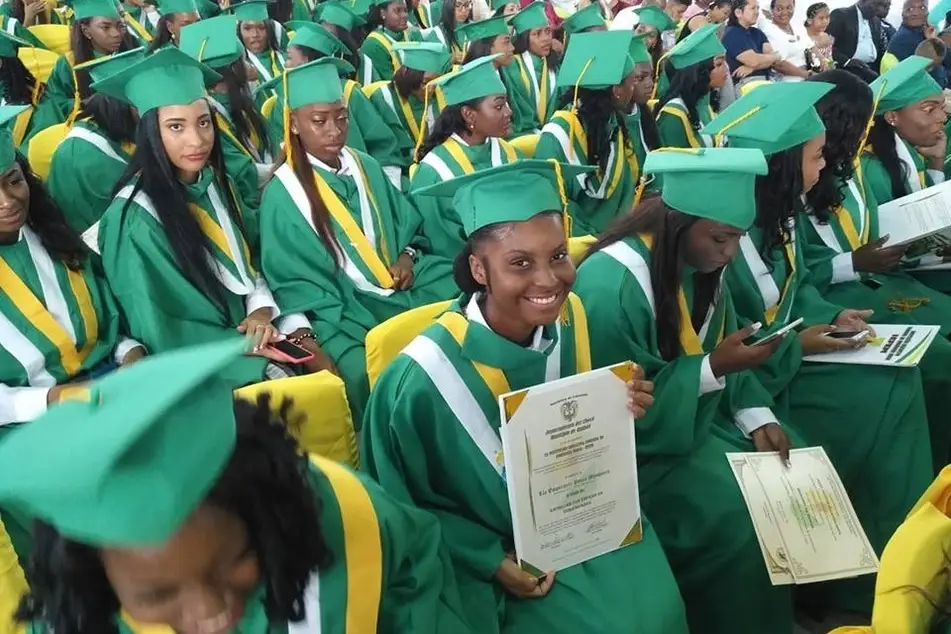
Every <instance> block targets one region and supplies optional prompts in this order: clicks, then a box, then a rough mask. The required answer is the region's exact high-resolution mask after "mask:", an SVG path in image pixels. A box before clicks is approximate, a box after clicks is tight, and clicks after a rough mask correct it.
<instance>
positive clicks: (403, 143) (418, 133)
mask: <svg viewBox="0 0 951 634" xmlns="http://www.w3.org/2000/svg"><path fill="white" fill-rule="evenodd" d="M363 93H364V94H365V95H366V96H367V98H368V99H369V100H370V103H371V104H373V107H374V108H375V109H376V111H377V113H379V115H380V118H381V119H382V120H383V121H384V122H385V123H386V125H387V126H388V127H389V128H390V130H392V131H393V135H394V136H395V137H396V143H397V148H398V151H399V166H400V167H401V168H408V167H409V166H410V165H411V164H412V163H413V161H414V160H415V152H416V144H417V142H418V141H419V140H420V138H421V137H423V136H424V135H425V133H426V131H427V130H431V129H432V127H433V123H434V122H435V120H436V114H437V112H436V104H435V103H429V104H425V103H424V102H423V101H422V100H421V99H419V98H417V97H416V96H415V95H409V96H408V97H406V98H405V99H404V98H403V96H402V95H400V93H399V91H397V90H396V86H394V85H393V82H391V81H378V82H375V83H373V84H370V85H369V86H366V87H364V89H363ZM371 154H372V153H371Z"/></svg>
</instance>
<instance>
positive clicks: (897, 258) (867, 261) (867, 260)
mask: <svg viewBox="0 0 951 634" xmlns="http://www.w3.org/2000/svg"><path fill="white" fill-rule="evenodd" d="M886 242H888V236H887V235H885V236H882V237H881V238H879V239H878V240H872V241H871V242H867V243H865V244H863V245H862V246H860V247H859V248H858V249H856V250H855V251H853V252H852V268H853V269H855V270H856V271H861V272H862V273H887V272H888V271H893V270H894V269H895V268H896V267H897V266H898V265H899V264H900V263H901V256H903V255H905V251H907V250H908V247H909V246H911V245H908V244H904V245H897V246H893V247H886V246H885V243H886Z"/></svg>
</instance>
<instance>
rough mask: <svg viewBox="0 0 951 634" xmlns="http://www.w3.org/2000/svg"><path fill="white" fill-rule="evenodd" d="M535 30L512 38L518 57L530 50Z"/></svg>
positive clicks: (529, 30) (523, 32)
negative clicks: (530, 42) (530, 41)
mask: <svg viewBox="0 0 951 634" xmlns="http://www.w3.org/2000/svg"><path fill="white" fill-rule="evenodd" d="M533 30H534V29H528V30H527V31H522V32H521V33H519V34H518V35H516V36H514V37H513V38H512V46H513V47H514V48H515V54H516V55H521V54H522V53H524V52H525V51H527V50H528V45H529V40H531V37H532V31H533Z"/></svg>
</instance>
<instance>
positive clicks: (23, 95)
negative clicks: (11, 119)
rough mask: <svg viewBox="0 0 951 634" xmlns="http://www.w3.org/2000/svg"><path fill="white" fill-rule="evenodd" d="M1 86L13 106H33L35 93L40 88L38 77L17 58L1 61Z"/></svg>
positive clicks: (5, 58)
mask: <svg viewBox="0 0 951 634" xmlns="http://www.w3.org/2000/svg"><path fill="white" fill-rule="evenodd" d="M0 84H2V85H3V91H4V98H5V99H6V100H7V103H8V104H11V105H31V104H33V91H34V90H38V88H39V86H38V85H37V81H36V77H34V76H33V73H31V72H30V70H29V69H28V68H27V67H26V66H24V65H23V62H21V61H20V58H19V57H16V56H14V57H4V58H2V59H0Z"/></svg>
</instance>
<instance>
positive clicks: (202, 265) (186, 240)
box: [115, 106, 244, 312]
mask: <svg viewBox="0 0 951 634" xmlns="http://www.w3.org/2000/svg"><path fill="white" fill-rule="evenodd" d="M209 110H212V109H211V107H210V106H209ZM211 114H212V117H211V125H212V128H213V130H214V134H215V142H214V146H213V147H212V150H211V155H210V157H209V159H208V165H209V167H211V169H212V171H213V172H214V175H215V181H216V183H217V184H218V186H219V187H220V188H221V190H222V192H221V194H222V198H223V199H224V202H225V205H226V206H227V207H228V212H229V213H230V214H231V219H232V221H233V222H234V223H235V226H236V227H238V230H239V231H242V232H243V230H244V223H243V222H242V219H241V214H240V213H239V211H238V204H237V202H236V201H235V199H234V196H233V195H232V192H231V188H230V187H228V182H229V181H228V178H227V174H226V172H225V163H224V155H223V154H222V152H221V134H220V132H219V131H218V125H217V124H216V123H215V118H214V111H213V110H212V111H211ZM133 181H134V184H133V191H132V194H131V195H130V196H129V198H128V200H127V201H126V206H128V205H129V204H130V202H131V201H132V199H133V198H134V197H135V194H137V193H138V192H140V191H141V192H142V193H144V194H145V195H146V196H148V197H149V198H150V199H151V200H152V201H153V204H154V205H155V211H156V214H157V215H158V220H159V222H160V223H161V225H162V229H163V230H164V232H165V235H166V236H167V238H168V245H169V248H170V249H171V250H172V254H173V255H174V256H175V262H176V263H177V264H178V267H179V269H180V270H181V273H182V275H183V276H184V277H185V279H187V280H188V281H189V282H191V284H192V285H194V286H195V287H196V288H197V289H198V290H200V291H202V292H203V293H204V294H205V295H206V296H207V297H208V298H209V299H210V300H211V301H212V303H214V304H215V305H216V306H218V308H220V309H221V311H222V312H226V307H227V300H226V298H225V294H224V289H223V287H222V285H221V281H220V280H219V279H218V276H217V275H216V274H215V272H214V271H213V270H212V268H211V264H210V263H209V262H208V257H207V253H208V251H209V250H210V246H211V245H210V243H209V241H208V238H207V237H206V236H205V233H204V232H203V231H202V230H201V226H200V225H199V224H198V220H197V219H196V218H195V216H194V214H192V212H191V211H190V210H189V208H188V199H187V198H186V196H185V192H184V191H183V187H184V186H183V185H182V184H181V183H180V182H179V180H178V175H177V174H176V173H175V166H174V165H172V162H171V161H170V160H169V159H168V155H167V154H166V153H165V146H164V145H163V144H162V134H161V131H160V130H159V123H158V109H157V108H156V109H153V110H149V111H148V112H146V113H145V114H144V115H143V116H142V117H141V118H140V120H139V128H138V132H137V134H136V144H135V152H134V153H133V154H132V158H131V159H130V160H129V165H128V166H127V167H126V170H125V172H123V174H122V176H121V177H120V178H119V182H118V183H117V184H116V188H115V193H118V192H119V190H121V189H122V188H123V187H125V186H126V185H129V184H130V183H133Z"/></svg>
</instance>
